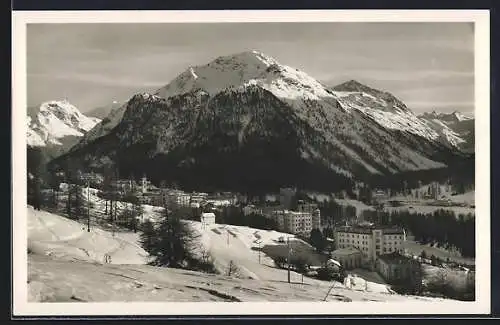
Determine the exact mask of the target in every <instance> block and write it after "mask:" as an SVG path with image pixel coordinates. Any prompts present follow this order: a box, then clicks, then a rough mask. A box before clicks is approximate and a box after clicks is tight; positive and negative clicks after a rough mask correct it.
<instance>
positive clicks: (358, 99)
mask: <svg viewBox="0 0 500 325" xmlns="http://www.w3.org/2000/svg"><path fill="white" fill-rule="evenodd" d="M332 90H333V91H334V93H335V95H337V96H338V97H339V99H340V101H341V102H342V103H343V104H344V105H346V106H348V107H350V108H352V109H356V110H358V111H360V112H362V113H364V114H366V116H368V117H370V118H371V119H373V120H374V121H376V122H377V123H379V124H380V125H381V126H383V127H385V128H388V129H393V130H401V131H404V132H408V133H411V134H414V135H417V136H420V137H423V138H425V139H428V140H429V141H433V142H438V143H440V144H442V145H444V146H447V147H449V148H452V149H462V144H464V143H465V142H466V140H465V139H464V138H463V137H462V136H463V134H461V133H459V132H456V131H455V130H454V129H453V128H450V127H449V126H448V125H449V124H450V123H455V120H454V119H452V120H450V122H449V123H448V122H445V123H442V122H441V121H439V122H437V121H434V119H435V118H434V117H432V118H430V117H429V116H427V115H423V116H417V115H415V114H414V113H413V112H412V111H411V110H410V109H408V107H407V106H406V105H405V104H404V103H403V102H401V101H400V100H399V99H397V98H396V97H394V96H393V95H392V94H390V93H387V92H383V91H380V90H377V89H373V88H370V87H368V86H365V85H363V84H361V83H359V82H357V81H355V80H351V81H348V82H345V83H343V84H340V85H338V86H335V87H333V88H332ZM440 116H443V118H444V117H445V116H446V115H445V114H442V115H440ZM464 119H465V117H464ZM472 124H473V123H472Z"/></svg>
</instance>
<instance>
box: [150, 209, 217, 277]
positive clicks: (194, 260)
mask: <svg viewBox="0 0 500 325" xmlns="http://www.w3.org/2000/svg"><path fill="white" fill-rule="evenodd" d="M164 211H165V212H164V215H163V218H162V220H161V221H160V223H159V224H158V225H155V224H153V223H152V222H151V221H149V220H148V221H146V222H144V224H143V226H142V233H141V244H142V246H143V248H144V249H145V250H146V251H147V252H148V253H149V255H150V256H151V258H152V259H151V261H150V264H151V265H156V266H165V267H172V268H182V269H191V270H198V271H204V272H208V273H215V272H216V270H215V266H214V265H213V262H212V261H211V259H210V258H208V257H207V256H206V254H204V257H202V258H201V259H200V258H199V257H197V256H195V255H194V254H193V251H194V248H195V247H196V238H197V235H196V234H195V233H194V231H193V230H192V229H191V228H190V227H189V225H188V224H186V223H185V222H183V221H181V219H180V218H179V216H178V215H176V213H170V211H169V209H165V210H164Z"/></svg>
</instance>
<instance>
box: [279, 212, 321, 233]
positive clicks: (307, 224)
mask: <svg viewBox="0 0 500 325" xmlns="http://www.w3.org/2000/svg"><path fill="white" fill-rule="evenodd" d="M273 218H274V220H275V221H276V223H277V224H278V227H279V229H280V230H281V231H285V232H289V233H292V234H309V233H310V232H311V230H312V228H313V226H312V225H313V220H312V219H313V218H312V214H311V213H310V212H297V211H289V210H278V211H275V213H274V215H273Z"/></svg>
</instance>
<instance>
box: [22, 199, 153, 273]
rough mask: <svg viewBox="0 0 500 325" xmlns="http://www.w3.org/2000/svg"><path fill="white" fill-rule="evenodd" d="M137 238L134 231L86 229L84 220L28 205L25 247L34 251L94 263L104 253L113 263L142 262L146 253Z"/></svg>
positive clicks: (102, 260)
mask: <svg viewBox="0 0 500 325" xmlns="http://www.w3.org/2000/svg"><path fill="white" fill-rule="evenodd" d="M138 238H139V236H138V234H137V233H136V234H134V233H123V232H117V233H115V234H114V235H113V234H112V233H111V232H108V231H105V230H101V229H99V228H96V227H94V225H92V227H91V231H90V232H87V227H86V225H85V224H84V223H79V222H76V221H73V220H70V219H67V218H64V217H61V216H58V215H56V214H52V213H49V212H45V211H36V210H34V209H33V208H32V207H30V206H28V248H29V249H30V250H31V251H32V252H33V253H36V254H40V255H48V256H52V257H55V258H58V259H63V260H70V261H71V260H73V261H74V260H79V261H87V262H97V263H104V257H105V255H106V254H108V255H110V256H111V263H113V264H145V263H146V262H147V258H148V253H147V252H145V251H144V250H143V249H142V247H141V246H140V245H139V243H138Z"/></svg>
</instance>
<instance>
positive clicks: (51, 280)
mask: <svg viewBox="0 0 500 325" xmlns="http://www.w3.org/2000/svg"><path fill="white" fill-rule="evenodd" d="M330 285H331V283H329V282H323V283H320V282H318V283H315V284H301V283H291V284H289V283H286V282H285V281H278V280H249V279H238V278H236V277H227V276H223V275H214V274H206V273H199V272H193V271H186V270H181V269H170V268H158V267H152V266H146V265H112V264H104V265H100V264H92V263H75V262H71V261H64V260H56V259H53V258H50V257H47V256H41V255H30V256H29V258H28V290H29V300H30V301H32V302H109V301H114V302H127V301H137V302H148V301H149V302H153V301H163V302H168V301H170V302H197V301H205V302H214V301H220V302H227V301H244V302H251V301H287V302H291V301H318V302H319V301H323V299H324V298H325V296H326V294H327V293H328V289H329V287H330ZM363 289H364V287H363V286H362V285H358V286H353V289H350V288H346V287H344V286H342V285H341V284H339V283H336V284H335V287H334V288H333V290H332V291H331V292H330V294H329V296H328V298H327V301H329V302H339V301H340V302H343V301H381V302H386V301H394V302H411V301H442V299H434V298H425V297H414V296H401V295H396V294H388V293H379V292H365V291H363Z"/></svg>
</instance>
